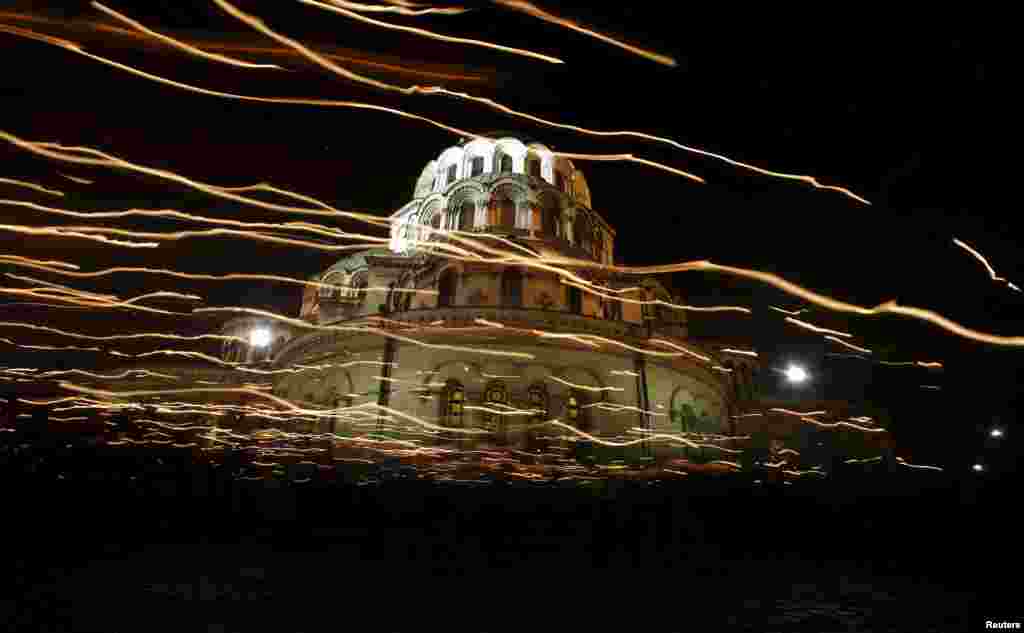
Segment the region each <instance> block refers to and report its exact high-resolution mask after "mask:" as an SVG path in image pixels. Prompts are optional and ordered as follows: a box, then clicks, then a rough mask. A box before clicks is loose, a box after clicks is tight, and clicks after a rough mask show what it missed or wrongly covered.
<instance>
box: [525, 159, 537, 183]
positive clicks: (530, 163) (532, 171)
mask: <svg viewBox="0 0 1024 633" xmlns="http://www.w3.org/2000/svg"><path fill="white" fill-rule="evenodd" d="M526 173H527V174H529V175H530V176H533V177H534V178H536V179H538V180H540V159H539V158H530V159H529V160H527V161H526Z"/></svg>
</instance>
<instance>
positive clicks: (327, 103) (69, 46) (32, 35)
mask: <svg viewBox="0 0 1024 633" xmlns="http://www.w3.org/2000/svg"><path fill="white" fill-rule="evenodd" d="M214 2H216V3H217V4H218V5H219V6H221V8H223V9H225V11H228V12H229V13H231V14H232V15H234V16H235V17H236V18H238V19H240V20H242V21H243V22H245V23H246V24H249V25H250V26H252V27H253V28H255V29H256V30H258V31H260V32H262V33H264V34H265V35H267V36H269V37H271V38H272V39H275V40H277V41H279V42H281V43H283V44H285V45H286V46H287V47H288V48H290V49H292V50H294V51H296V52H298V53H299V54H301V55H302V56H304V57H306V58H307V59H310V60H312V61H314V62H315V63H317V64H319V65H321V66H322V67H324V68H326V69H328V70H331V71H332V72H335V73H338V74H340V75H341V76H343V77H345V78H347V79H350V80H353V81H360V82H362V83H367V84H369V85H372V86H374V87H377V88H380V89H383V90H389V91H398V92H402V93H404V94H414V93H420V94H428V95H430V94H438V95H449V96H455V97H458V98H462V99H468V100H471V101H476V102H479V103H484V104H486V105H488V106H490V107H492V108H494V109H496V110H499V111H501V112H505V113H507V114H511V115H513V116H518V117H521V118H526V119H528V120H532V121H535V122H539V123H542V124H545V125H548V126H551V127H557V128H562V129H571V130H574V131H577V132H580V133H583V134H589V135H593V136H632V137H639V138H645V139H647V140H653V141H657V142H661V143H667V144H669V145H672V146H674V147H677V148H678V149H681V150H683V151H687V152H691V153H696V154H699V155H703V156H708V157H711V158H715V159H718V160H721V161H724V162H726V163H729V164H731V165H733V166H737V167H743V168H745V169H749V170H752V171H755V172H757V173H760V174H762V175H768V176H774V177H777V178H783V179H789V180H798V181H802V182H806V183H808V184H811V185H812V186H814V187H815V188H818V189H827V190H834V191H839V192H841V193H844V194H845V195H847V196H849V197H851V198H853V199H855V200H858V201H860V202H863V203H864V204H870V202H868V201H867V200H865V199H864V198H861V197H859V196H857V195H855V194H854V193H853V192H851V191H849V190H848V189H845V188H843V187H837V186H832V185H822V184H821V183H820V182H818V181H817V180H816V179H815V178H813V177H811V176H803V175H798V174H787V173H783V172H775V171H771V170H767V169H762V168H759V167H756V166H754V165H750V164H747V163H742V162H739V161H735V160H733V159H730V158H728V157H726V156H723V155H720V154H715V153H713V152H708V151H705V150H700V149H697V148H693V147H688V146H686V145H683V144H681V143H678V142H676V141H673V140H671V139H668V138H664V137H658V136H654V135H650V134H644V133H642V132H632V131H615V132H607V131H603V132H602V131H598V130H588V129H586V128H581V127H579V126H575V125H568V124H564V123H557V122H554V121H548V120H546V119H542V118H540V117H536V116H533V115H530V114H527V113H523V112H518V111H516V110H513V109H511V108H509V107H507V106H504V105H501V104H499V103H496V102H494V101H492V100H490V99H486V98H483V97H475V96H472V95H469V94H466V93H460V92H455V91H450V90H447V89H445V88H441V87H437V86H434V87H428V88H422V87H419V86H413V87H411V88H407V89H403V88H400V87H398V86H393V85H391V84H386V83H383V82H379V81H376V80H373V79H370V78H367V77H363V76H361V75H358V74H356V73H353V72H351V71H348V70H345V69H343V68H340V67H339V66H337V65H336V64H334V63H333V62H331V61H329V60H328V59H326V58H325V57H323V56H321V55H319V54H317V53H314V52H313V51H311V50H309V49H308V48H306V47H305V46H303V45H302V44H300V43H298V42H296V41H294V40H291V39H289V38H287V37H284V36H282V35H280V34H278V33H276V32H274V31H272V30H270V29H268V28H267V27H266V26H265V25H264V24H263V23H262V22H260V21H259V20H257V19H256V18H253V17H251V16H248V15H246V14H244V13H241V12H240V11H238V10H237V9H234V7H231V8H230V10H229V9H228V7H230V5H227V3H225V2H223V0H214ZM225 5H227V6H225ZM0 31H2V32H7V33H11V34H14V35H19V36H21V37H26V38H29V39H34V40H37V41H40V42H44V43H46V44H50V45H53V46H59V47H61V48H64V49H66V50H69V51H71V52H74V53H77V54H79V55H83V56H85V57H88V58H90V59H93V60H96V61H99V62H101V63H104V64H107V65H110V66H113V67H115V68H118V69H120V70H124V71H126V72H129V73H131V74H134V75H136V76H139V77H144V78H146V79H149V80H151V81H157V82H159V83H163V84H166V85H170V86H174V87H177V88H182V89H185V90H189V91H192V92H197V93H201V94H207V95H211V96H219V97H225V98H229V99H238V100H244V101H259V102H264V103H282V104H285V103H287V104H293V105H297V104H304V105H317V106H323V107H353V108H362V109H370V110H378V111H386V112H390V113H391V114H396V115H398V116H402V117H404V118H409V119H414V120H419V121H423V122H425V123H429V124H431V125H434V126H436V127H439V128H441V129H445V130H448V131H451V132H454V133H456V134H458V135H460V136H470V137H473V138H484V137H481V136H479V135H476V134H471V133H468V132H466V131H465V130H459V129H457V128H454V127H452V126H448V125H445V124H443V123H440V122H438V121H434V120H431V119H428V118H427V117H422V116H419V115H414V114H411V113H408V112H403V111H401V110H397V109H394V108H386V107H383V106H378V105H374V104H367V103H358V102H346V101H337V100H327V99H296V98H273V97H255V96H249V95H239V94H233V93H227V92H220V91H216V90H210V89H207V88H201V87H198V86H192V85H189V84H185V83H182V82H178V81H174V80H171V79H167V78H165V77H160V76H159V75H154V74H151V73H147V72H145V71H141V70H138V69H136V68H132V67H131V66H127V65H125V64H120V63H118V62H115V61H113V60H110V59H106V58H104V57H101V56H99V55H93V54H92V53H89V52H86V51H85V50H84V49H82V47H81V46H79V45H78V44H75V43H73V42H70V41H68V40H62V39H60V38H54V37H50V36H47V35H42V34H39V33H36V32H34V31H29V30H27V29H20V28H17V27H11V26H4V25H0ZM559 155H561V156H564V157H566V158H571V157H573V156H576V157H577V158H580V159H584V160H586V159H588V158H589V157H588V156H587V155H584V154H575V155H573V154H562V153H560V154H559ZM621 156H622V158H620V160H630V161H634V162H642V163H644V164H648V165H652V166H656V167H659V168H661V169H666V170H668V171H672V172H674V173H678V174H680V175H684V176H685V177H688V178H691V179H693V180H697V181H700V182H703V181H702V180H701V179H700V178H698V177H697V176H694V175H692V174H688V173H686V172H681V171H679V170H676V169H674V168H671V167H668V166H666V165H661V164H658V163H653V162H652V161H646V160H644V159H638V158H635V157H633V156H632V155H629V154H626V155H621ZM594 160H611V159H610V158H608V157H607V156H606V157H604V158H596V159H594Z"/></svg>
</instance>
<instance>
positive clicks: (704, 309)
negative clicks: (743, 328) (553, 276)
mask: <svg viewBox="0 0 1024 633" xmlns="http://www.w3.org/2000/svg"><path fill="white" fill-rule="evenodd" d="M560 281H561V283H562V284H564V285H566V286H572V287H573V288H579V289H580V290H583V291H584V292H589V293H590V294H592V295H595V296H598V297H602V298H605V299H611V300H612V301H621V302H622V303H632V304H635V305H661V306H665V307H666V308H672V309H674V310H688V311H691V312H743V313H744V314H750V309H749V308H744V307H740V306H691V305H680V304H677V303H670V302H668V301H663V300H661V299H648V300H641V299H629V298H627V297H616V296H613V295H610V294H605V292H601V291H599V290H597V288H600V290H602V291H609V290H610V289H607V288H604V287H601V286H595V285H594V284H586V285H584V284H577V283H573V282H570V281H565V280H564V279H563V280H560ZM627 290H640V288H629V289H627ZM615 292H618V293H622V292H625V291H624V290H617V291H615Z"/></svg>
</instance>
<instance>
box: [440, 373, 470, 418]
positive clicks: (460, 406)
mask: <svg viewBox="0 0 1024 633" xmlns="http://www.w3.org/2000/svg"><path fill="white" fill-rule="evenodd" d="M440 405H441V410H440V411H439V412H438V418H439V419H440V421H441V424H442V425H444V426H450V427H461V426H462V415H463V413H464V410H465V405H466V390H465V388H464V387H463V386H462V383H461V382H459V381H458V380H455V379H454V378H450V379H449V380H447V381H446V382H445V385H444V389H442V391H441V398H440Z"/></svg>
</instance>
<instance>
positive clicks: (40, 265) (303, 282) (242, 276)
mask: <svg viewBox="0 0 1024 633" xmlns="http://www.w3.org/2000/svg"><path fill="white" fill-rule="evenodd" d="M0 263H6V264H13V265H15V266H25V267H28V268H34V269H36V270H44V271H46V272H50V273H54V274H57V275H64V276H67V277H79V278H85V277H103V276H106V275H112V274H115V273H145V274H151V275H169V276H172V277H178V278H181V279H194V280H199V281H237V280H258V281H280V282H282V283H290V284H297V285H300V286H313V287H314V288H331V289H333V288H336V287H337V286H336V285H335V284H325V283H323V282H319V281H312V280H308V279H300V278H298V277H285V276H282V275H266V274H258V273H229V274H226V275H207V274H198V273H184V272H180V271H176V270H167V269H161V268H142V267H125V266H119V267H116V268H107V269H104V270H98V271H93V272H81V271H77V270H67V269H77V268H78V266H76V265H75V264H70V263H67V262H60V261H52V260H51V261H42V260H34V259H31V258H28V257H21V256H18V255H0ZM58 267H60V268H62V270H54V268H58ZM365 290H367V291H370V290H389V289H388V288H383V287H380V288H365ZM391 290H393V291H395V292H400V293H414V294H426V295H436V294H437V291H436V290H430V289H418V288H393V289H391Z"/></svg>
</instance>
